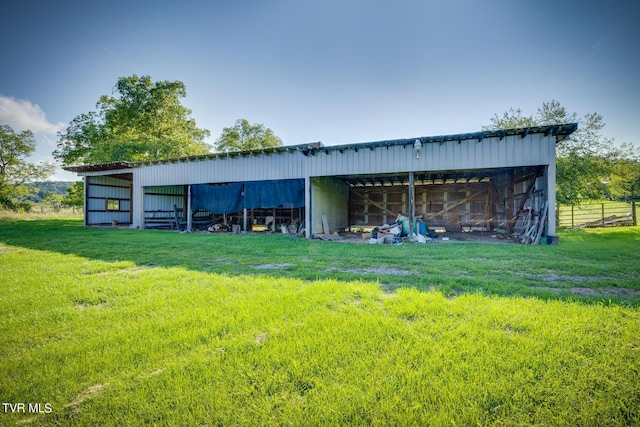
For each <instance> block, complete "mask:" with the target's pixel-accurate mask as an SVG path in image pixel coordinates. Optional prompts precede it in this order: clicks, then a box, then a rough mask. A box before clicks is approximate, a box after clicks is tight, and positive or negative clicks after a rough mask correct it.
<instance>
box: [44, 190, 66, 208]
mask: <svg viewBox="0 0 640 427" xmlns="http://www.w3.org/2000/svg"><path fill="white" fill-rule="evenodd" d="M62 199H63V196H62V194H58V193H54V192H49V193H47V195H46V196H45V197H44V199H42V203H43V204H45V205H49V206H51V207H52V208H53V210H54V211H56V212H58V211H59V210H60V206H61V205H62Z"/></svg>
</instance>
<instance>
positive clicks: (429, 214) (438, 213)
mask: <svg viewBox="0 0 640 427" xmlns="http://www.w3.org/2000/svg"><path fill="white" fill-rule="evenodd" d="M486 191H487V188H484V189H482V190H480V191H479V192H477V193H475V194H474V195H472V196H469V197H467V198H465V199H464V200H462V201H460V202H456V203H454V204H453V205H451V206H447V207H446V208H444V209H442V210H441V211H439V212H436V213H428V214H426V216H428V217H431V218H433V217H434V216H438V215H442V214H443V213H446V212H448V211H450V210H451V209H453V208H455V207H458V206H460V205H461V204H463V203H467V202H468V201H469V200H471V199H474V198H476V197H478V196H479V195H481V194H482V193H484V192H486Z"/></svg>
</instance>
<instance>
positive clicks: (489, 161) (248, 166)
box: [85, 134, 555, 187]
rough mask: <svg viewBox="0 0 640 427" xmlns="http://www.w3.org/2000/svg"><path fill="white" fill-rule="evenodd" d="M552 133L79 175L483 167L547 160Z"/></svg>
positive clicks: (170, 181)
mask: <svg viewBox="0 0 640 427" xmlns="http://www.w3.org/2000/svg"><path fill="white" fill-rule="evenodd" d="M554 150H555V137H553V136H549V137H545V136H544V135H543V134H532V135H528V136H527V137H525V138H522V137H521V136H518V135H513V136H507V137H505V138H503V139H502V140H500V139H499V138H485V139H483V140H482V141H478V140H477V139H469V140H463V141H460V142H458V141H447V142H443V143H425V144H423V145H422V149H421V153H420V158H419V159H417V158H416V154H415V150H414V149H413V146H412V145H411V144H409V145H407V146H406V147H403V146H392V147H389V148H385V147H377V148H374V149H373V150H372V149H370V148H366V147H363V148H360V149H358V151H355V150H353V149H347V150H344V152H342V153H340V152H339V151H334V150H328V152H327V153H325V152H324V151H317V152H315V154H311V155H309V156H305V155H304V154H302V153H301V152H290V153H286V152H285V153H279V154H273V153H271V154H256V155H246V156H235V157H220V158H213V159H206V160H195V161H189V162H176V163H160V164H154V165H143V166H140V167H138V168H135V169H129V170H123V171H108V173H107V172H88V173H86V174H85V175H87V176H93V175H99V174H101V173H102V174H104V175H107V174H114V173H118V172H128V173H131V172H133V174H134V182H135V183H136V186H137V187H145V186H151V185H153V186H162V185H176V184H180V185H186V184H203V183H222V182H241V181H259V180H268V179H294V178H304V177H305V176H333V175H357V174H377V173H394V172H409V171H414V172H420V171H445V170H463V169H487V168H504V167H516V166H533V165H547V164H549V163H551V162H553V161H554V160H555V151H554Z"/></svg>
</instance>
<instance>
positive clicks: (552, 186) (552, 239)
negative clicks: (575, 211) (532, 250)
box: [546, 148, 558, 245]
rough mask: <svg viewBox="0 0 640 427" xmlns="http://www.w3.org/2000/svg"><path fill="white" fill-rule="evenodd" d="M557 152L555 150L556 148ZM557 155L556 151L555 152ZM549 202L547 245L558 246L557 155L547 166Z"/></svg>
mask: <svg viewBox="0 0 640 427" xmlns="http://www.w3.org/2000/svg"><path fill="white" fill-rule="evenodd" d="M554 150H555V148H554ZM554 153H555V151H554ZM546 172H547V200H548V202H549V203H548V207H549V208H548V209H549V217H548V218H547V244H550V245H557V244H558V236H556V160H555V154H554V158H553V161H552V162H551V163H550V164H549V165H548V166H547V168H546Z"/></svg>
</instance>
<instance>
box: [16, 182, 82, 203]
mask: <svg viewBox="0 0 640 427" xmlns="http://www.w3.org/2000/svg"><path fill="white" fill-rule="evenodd" d="M73 184H74V181H41V182H34V183H31V184H29V185H28V187H30V188H33V189H34V194H33V196H31V197H27V198H26V200H30V201H32V202H34V203H39V202H40V201H41V200H42V199H43V198H44V197H45V196H46V195H47V193H49V192H52V193H56V194H61V195H63V196H65V195H66V194H67V188H70V187H73Z"/></svg>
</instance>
